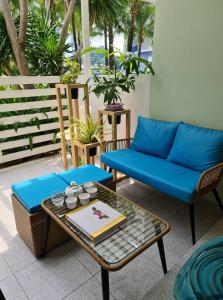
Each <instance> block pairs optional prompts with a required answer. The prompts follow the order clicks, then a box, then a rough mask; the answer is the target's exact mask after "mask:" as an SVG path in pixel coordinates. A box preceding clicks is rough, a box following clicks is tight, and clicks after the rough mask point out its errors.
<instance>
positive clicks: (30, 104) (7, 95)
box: [0, 76, 67, 164]
mask: <svg viewBox="0 0 223 300" xmlns="http://www.w3.org/2000/svg"><path fill="white" fill-rule="evenodd" d="M58 82H59V77H58V76H47V77H38V76H18V77H17V76H13V77H11V76H10V77H0V86H4V87H7V86H11V85H20V86H24V85H25V84H32V85H36V84H51V86H54V84H55V83H58ZM40 96H50V100H39V99H38V97H40ZM30 97H32V99H30ZM54 97H55V98H54ZM17 98H24V101H25V102H21V103H19V102H16V99H17ZM0 99H1V100H2V101H1V102H4V101H3V99H15V101H13V102H12V103H3V104H1V103H0V113H6V112H14V113H11V114H8V115H6V116H2V117H1V118H0V125H4V126H1V127H0V164H2V163H5V162H9V161H13V160H16V159H20V158H25V157H30V156H33V155H36V154H41V153H46V152H49V151H52V150H57V149H59V148H60V143H59V142H58V141H57V142H56V143H53V137H54V133H53V132H52V131H55V130H57V131H59V122H58V120H57V118H58V113H57V100H56V93H55V88H54V87H51V88H49V87H47V88H40V87H37V88H32V89H19V88H18V89H16V90H3V91H0ZM63 101H64V102H63V103H64V105H66V102H65V99H64V100H63ZM42 108H44V109H48V108H49V109H51V110H52V111H49V112H47V113H46V114H43V113H41V112H36V113H32V112H31V111H30V110H32V109H42ZM23 110H25V112H24V114H18V113H17V114H16V112H19V111H20V112H21V111H23ZM30 112H31V113H30ZM22 113H23V112H22ZM64 116H67V111H66V109H65V110H64ZM34 118H38V120H40V122H41V124H39V129H38V128H37V125H32V126H30V124H29V122H30V120H31V119H34ZM51 119H52V120H51ZM55 119H56V120H57V121H55ZM44 121H45V122H44ZM51 121H52V122H51ZM24 122H27V123H26V124H27V126H25V127H23V128H18V130H17V131H16V130H15V129H14V128H10V126H8V125H13V124H15V123H19V124H21V123H24ZM65 125H67V123H66V122H65ZM6 126H8V127H9V128H10V129H9V128H8V127H6ZM11 127H12V126H11ZM50 131H51V132H50ZM34 133H35V136H33V137H32V147H31V148H32V149H31V148H30V138H29V136H28V135H32V134H34ZM5 139H7V140H6V141H5ZM44 142H48V143H49V144H47V145H46V144H44ZM41 143H42V144H41ZM24 146H27V147H25V148H26V149H24ZM19 147H23V148H19ZM14 149H15V151H14ZM8 150H9V151H8ZM18 150H20V151H18Z"/></svg>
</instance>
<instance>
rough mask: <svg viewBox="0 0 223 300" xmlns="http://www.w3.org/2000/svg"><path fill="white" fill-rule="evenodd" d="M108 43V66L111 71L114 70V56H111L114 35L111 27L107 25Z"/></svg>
mask: <svg viewBox="0 0 223 300" xmlns="http://www.w3.org/2000/svg"><path fill="white" fill-rule="evenodd" d="M108 41H109V45H108V49H109V66H110V69H111V70H113V69H114V64H115V61H114V54H112V53H113V52H114V46H113V44H114V34H113V28H112V25H111V24H110V25H108Z"/></svg>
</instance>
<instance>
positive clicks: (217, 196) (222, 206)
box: [212, 189, 223, 211]
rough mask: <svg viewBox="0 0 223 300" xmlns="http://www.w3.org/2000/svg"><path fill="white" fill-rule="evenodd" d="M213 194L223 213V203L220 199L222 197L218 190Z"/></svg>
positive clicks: (214, 190)
mask: <svg viewBox="0 0 223 300" xmlns="http://www.w3.org/2000/svg"><path fill="white" fill-rule="evenodd" d="M212 192H213V194H214V196H215V199H216V201H217V202H218V205H219V206H220V208H221V210H222V211H223V204H222V202H221V198H220V196H219V194H218V191H217V190H216V189H213V191H212Z"/></svg>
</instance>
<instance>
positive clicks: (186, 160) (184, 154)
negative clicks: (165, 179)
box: [168, 122, 223, 172]
mask: <svg viewBox="0 0 223 300" xmlns="http://www.w3.org/2000/svg"><path fill="white" fill-rule="evenodd" d="M168 160H169V161H171V162H174V163H177V164H179V165H182V166H186V167H187V168H191V169H193V170H196V171H198V172H203V171H205V170H207V169H209V168H211V167H213V166H214V165H216V164H218V163H220V162H222V161H223V130H214V129H208V128H203V127H198V126H195V125H191V124H186V123H183V122H181V123H180V125H179V126H178V129H177V133H176V138H175V141H174V144H173V147H172V149H171V151H170V154H169V156H168Z"/></svg>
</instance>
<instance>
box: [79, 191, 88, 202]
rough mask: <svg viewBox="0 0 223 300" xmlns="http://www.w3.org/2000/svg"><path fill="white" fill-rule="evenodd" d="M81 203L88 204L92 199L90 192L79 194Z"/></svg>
mask: <svg viewBox="0 0 223 300" xmlns="http://www.w3.org/2000/svg"><path fill="white" fill-rule="evenodd" d="M79 199H80V203H81V204H82V205H85V204H87V203H88V202H89V201H90V195H89V194H88V193H81V194H80V195H79Z"/></svg>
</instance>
